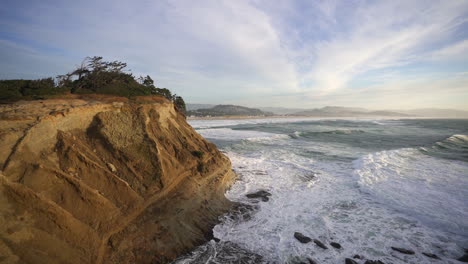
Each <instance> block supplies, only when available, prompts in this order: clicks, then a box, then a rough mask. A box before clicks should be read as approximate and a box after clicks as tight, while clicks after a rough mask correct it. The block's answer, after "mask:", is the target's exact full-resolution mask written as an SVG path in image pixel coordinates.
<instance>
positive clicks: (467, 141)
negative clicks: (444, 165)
mask: <svg viewBox="0 0 468 264" xmlns="http://www.w3.org/2000/svg"><path fill="white" fill-rule="evenodd" d="M420 151H421V152H422V153H424V154H427V155H431V156H435V157H440V158H446V159H454V160H462V161H468V135H461V134H458V135H453V136H451V137H448V138H446V139H444V140H442V141H439V142H436V143H435V144H434V145H432V146H430V147H421V148H420Z"/></svg>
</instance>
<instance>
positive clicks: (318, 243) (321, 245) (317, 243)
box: [314, 239, 328, 249]
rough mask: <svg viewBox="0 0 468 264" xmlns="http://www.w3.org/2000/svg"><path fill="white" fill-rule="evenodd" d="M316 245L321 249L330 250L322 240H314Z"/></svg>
mask: <svg viewBox="0 0 468 264" xmlns="http://www.w3.org/2000/svg"><path fill="white" fill-rule="evenodd" d="M314 243H315V245H317V246H319V247H321V248H323V249H328V247H327V246H325V244H323V243H322V242H320V240H318V239H314Z"/></svg>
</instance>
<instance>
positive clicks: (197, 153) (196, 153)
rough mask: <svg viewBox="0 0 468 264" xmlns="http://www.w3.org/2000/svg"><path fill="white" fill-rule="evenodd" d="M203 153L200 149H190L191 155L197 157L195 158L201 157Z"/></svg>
mask: <svg viewBox="0 0 468 264" xmlns="http://www.w3.org/2000/svg"><path fill="white" fill-rule="evenodd" d="M203 154H205V153H204V152H203V151H200V150H194V151H192V155H194V156H195V157H197V158H199V159H200V158H201V157H203Z"/></svg>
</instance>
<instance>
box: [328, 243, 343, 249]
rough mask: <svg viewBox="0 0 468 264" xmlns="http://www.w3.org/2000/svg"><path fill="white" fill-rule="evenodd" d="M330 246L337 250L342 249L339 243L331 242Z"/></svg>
mask: <svg viewBox="0 0 468 264" xmlns="http://www.w3.org/2000/svg"><path fill="white" fill-rule="evenodd" d="M330 246H332V247H334V248H337V249H340V248H341V245H340V244H339V243H336V242H331V243H330Z"/></svg>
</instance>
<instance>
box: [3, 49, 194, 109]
mask: <svg viewBox="0 0 468 264" xmlns="http://www.w3.org/2000/svg"><path fill="white" fill-rule="evenodd" d="M126 67H127V64H126V63H124V62H120V61H104V60H103V59H102V57H98V56H95V57H86V58H85V59H84V60H83V62H82V63H81V65H80V66H78V67H77V68H76V69H75V70H74V71H72V72H70V73H66V74H63V75H59V76H57V77H56V78H55V79H54V78H52V77H49V78H45V79H38V80H0V101H2V102H14V101H18V100H34V99H46V98H48V97H51V96H56V95H61V94H66V93H74V94H112V95H118V96H125V97H134V96H142V95H161V96H164V97H166V98H167V99H169V100H172V101H173V102H174V104H175V105H176V106H177V108H178V109H179V110H181V111H183V112H185V102H184V99H183V98H182V97H180V96H178V95H176V94H172V93H171V91H170V90H169V89H167V88H158V87H156V86H155V84H154V81H153V79H152V78H151V77H150V76H149V75H147V76H146V77H143V76H140V77H138V78H136V77H135V76H133V74H131V73H129V72H128V71H127V70H126Z"/></svg>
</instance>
